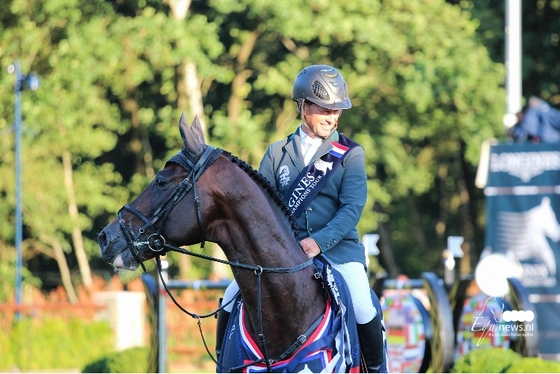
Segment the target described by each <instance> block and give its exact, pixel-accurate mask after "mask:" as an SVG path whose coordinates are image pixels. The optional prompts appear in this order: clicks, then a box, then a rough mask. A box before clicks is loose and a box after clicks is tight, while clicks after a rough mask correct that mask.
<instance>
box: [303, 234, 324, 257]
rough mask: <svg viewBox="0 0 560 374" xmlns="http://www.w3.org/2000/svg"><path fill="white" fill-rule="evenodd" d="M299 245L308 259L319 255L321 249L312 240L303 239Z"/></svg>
mask: <svg viewBox="0 0 560 374" xmlns="http://www.w3.org/2000/svg"><path fill="white" fill-rule="evenodd" d="M299 244H300V245H301V248H303V250H304V251H305V254H307V257H308V258H312V257H315V256H317V255H318V254H320V253H321V249H320V248H319V245H318V244H317V242H316V241H315V240H314V239H312V238H305V239H303V240H302V241H301V242H299Z"/></svg>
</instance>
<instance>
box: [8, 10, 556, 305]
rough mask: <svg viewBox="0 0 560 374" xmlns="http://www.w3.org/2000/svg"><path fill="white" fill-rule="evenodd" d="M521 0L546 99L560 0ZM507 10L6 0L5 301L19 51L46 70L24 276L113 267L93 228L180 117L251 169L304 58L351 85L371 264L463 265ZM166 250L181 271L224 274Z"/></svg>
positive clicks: (26, 151)
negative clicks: (374, 252) (195, 122)
mask: <svg viewBox="0 0 560 374" xmlns="http://www.w3.org/2000/svg"><path fill="white" fill-rule="evenodd" d="M523 3H524V4H523V34H522V35H523V69H524V70H523V79H524V81H523V87H524V94H525V95H526V97H529V95H536V96H540V97H542V98H544V99H545V100H548V101H549V102H551V103H552V104H553V105H556V104H559V103H560V94H559V87H558V82H559V79H558V78H559V77H558V75H559V74H560V68H559V67H558V66H557V64H556V61H557V57H558V50H557V48H558V42H559V36H558V34H557V30H558V29H559V28H558V26H559V25H558V23H560V17H559V13H560V0H543V1H539V2H523ZM504 5H505V4H504V2H502V1H498V2H479V1H467V0H455V1H451V0H450V1H443V0H421V1H415V2H410V1H405V0H391V1H381V0H354V1H351V2H335V1H330V0H312V1H303V0H285V1H270V0H239V1H235V2H233V1H229V0H208V1H199V0H192V1H190V0H188V1H187V0H167V1H155V0H139V1H134V0H133V1H121V0H92V1H73V0H44V1H34V0H6V1H4V4H3V6H2V7H0V25H1V28H2V33H1V34H0V66H1V67H2V71H3V73H2V74H0V111H1V114H2V115H1V116H0V146H1V149H2V150H3V152H2V155H1V156H0V175H1V176H2V177H1V178H0V196H2V204H0V222H2V225H0V277H1V278H2V279H3V280H4V282H3V284H2V285H0V301H7V300H10V298H11V297H12V293H13V291H12V290H13V286H14V282H15V280H14V279H15V270H14V269H15V254H16V253H15V248H14V233H15V230H14V224H15V221H14V220H15V218H14V209H15V184H14V180H15V176H14V152H13V150H14V137H13V131H12V130H13V123H14V94H13V92H14V76H13V75H10V74H7V67H8V66H9V65H10V64H12V63H13V62H14V61H16V60H19V61H21V65H22V70H24V71H26V72H31V71H33V72H35V73H37V74H38V75H39V76H40V79H41V87H40V88H39V89H38V90H37V91H33V92H31V91H25V92H24V93H23V101H22V105H23V106H22V112H23V221H24V231H23V234H24V245H23V255H24V264H25V266H24V268H25V270H26V271H25V274H24V279H25V281H26V284H33V282H35V283H34V284H39V283H38V282H41V283H40V284H41V285H42V286H43V287H44V288H49V287H56V286H58V285H60V284H63V285H64V287H65V289H66V291H67V294H68V297H69V299H70V300H72V298H73V296H72V295H73V293H75V290H74V288H75V287H76V286H78V285H81V286H85V287H86V288H87V287H88V286H89V285H90V284H91V277H92V274H101V275H102V276H105V277H107V276H110V275H111V271H112V270H111V268H110V267H109V266H108V265H106V264H104V263H103V262H102V261H101V260H100V258H99V250H98V247H97V244H96V243H95V238H96V235H97V233H98V232H99V231H100V230H101V228H102V227H104V226H105V225H106V224H107V223H108V222H109V220H110V219H112V218H113V217H114V215H115V213H116V211H117V210H118V209H119V208H120V207H121V206H122V205H123V204H125V203H126V202H128V201H129V200H130V199H131V198H132V197H133V196H136V195H137V194H138V193H139V192H140V191H141V190H142V189H143V188H144V187H145V186H146V185H147V183H149V181H150V180H151V179H152V178H153V177H154V175H155V173H156V172H157V171H158V170H160V169H161V168H162V167H163V165H164V163H165V161H166V160H167V159H168V158H169V157H170V156H171V155H172V154H174V153H175V152H177V150H178V149H179V147H181V144H182V143H181V140H180V137H179V136H178V133H177V123H178V119H179V116H180V113H181V112H185V114H186V116H187V118H189V119H192V118H193V117H194V116H195V115H198V116H199V118H200V119H201V120H202V122H203V124H204V126H205V131H206V132H207V140H208V141H209V142H210V143H211V144H212V145H214V146H218V147H222V148H224V149H227V150H228V151H230V152H232V153H233V154H235V155H237V156H239V157H241V158H242V159H244V160H246V161H247V162H249V163H250V164H252V165H253V166H255V167H257V166H258V163H259V161H260V158H261V156H262V154H263V153H264V150H265V147H266V145H267V144H268V143H269V142H271V141H274V140H277V139H280V138H282V137H284V136H286V135H288V134H289V133H290V132H291V131H293V130H294V129H295V127H296V126H297V125H298V119H297V113H296V111H295V106H294V104H293V103H292V102H291V99H290V94H291V86H292V82H293V79H294V78H295V76H296V74H297V73H298V72H299V71H300V70H301V69H302V68H303V67H305V66H307V65H310V64H316V63H325V64H331V65H333V66H336V67H337V68H339V69H340V70H341V71H342V72H343V74H344V76H345V78H346V81H347V83H348V85H349V89H350V95H351V98H352V102H353V105H354V106H353V108H352V109H351V110H348V111H345V112H344V114H343V116H342V118H341V121H340V129H341V130H342V131H343V132H344V133H345V134H346V135H349V136H351V137H353V138H355V139H356V140H357V141H358V142H360V143H361V144H362V145H363V146H364V148H365V150H366V157H367V167H368V176H369V199H368V205H367V207H366V209H365V211H364V214H363V218H362V220H361V222H360V226H359V229H360V232H361V233H362V234H365V233H370V232H376V233H378V234H380V236H381V240H380V243H379V247H380V248H381V256H380V257H379V261H380V263H379V264H376V265H375V266H376V269H377V270H378V271H386V272H388V273H389V275H390V276H392V277H395V276H397V275H398V274H401V273H402V274H406V275H408V276H411V277H414V276H417V275H418V274H419V273H420V272H421V271H425V270H432V271H433V270H437V269H439V268H440V260H441V259H440V257H441V251H442V250H443V249H444V248H445V247H446V238H447V236H449V235H460V236H463V237H465V239H466V244H465V246H464V249H465V250H466V253H467V261H466V262H465V263H466V266H465V268H464V271H467V272H468V271H470V266H472V265H474V264H476V261H477V258H478V255H479V253H480V251H481V250H482V246H483V243H484V227H485V222H484V213H485V212H484V197H483V194H482V191H480V190H478V189H477V188H475V186H474V179H475V174H476V168H477V164H478V157H479V153H480V147H481V143H482V141H483V140H485V139H489V138H492V137H496V138H498V139H503V138H504V134H505V128H504V126H503V123H502V116H503V114H504V111H505V91H504V88H503V86H504V79H505V68H504V61H503V60H504V56H503V55H504V53H503V50H504ZM555 30H556V31H555ZM208 250H213V251H214V252H216V251H217V249H216V248H213V249H208ZM168 257H170V259H169V260H170V262H171V264H172V274H173V271H174V272H175V274H177V273H180V276H181V277H185V278H199V277H210V276H216V272H218V271H219V270H217V269H216V268H213V267H212V264H210V263H207V262H204V261H197V260H196V259H194V260H192V261H191V260H190V259H188V258H179V257H173V256H172V255H170V256H168ZM183 257H184V256H183ZM396 259H398V260H396ZM220 266H222V265H220ZM226 271H227V269H226Z"/></svg>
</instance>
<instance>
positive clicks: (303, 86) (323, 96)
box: [292, 65, 352, 110]
mask: <svg viewBox="0 0 560 374" xmlns="http://www.w3.org/2000/svg"><path fill="white" fill-rule="evenodd" d="M292 100H294V101H296V102H297V103H298V110H299V109H300V105H301V103H303V101H304V100H309V101H311V102H312V103H314V104H317V105H319V106H320V107H323V108H326V109H331V110H338V109H350V108H351V107H352V103H351V102H350V98H349V97H348V88H347V87H346V82H345V81H344V78H343V77H342V75H341V74H340V72H339V71H338V70H337V69H335V68H333V67H332V66H329V65H311V66H308V67H306V68H305V69H303V70H302V71H300V72H299V74H298V75H297V77H296V79H295V81H294V86H293V89H292Z"/></svg>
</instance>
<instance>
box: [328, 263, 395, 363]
mask: <svg viewBox="0 0 560 374" xmlns="http://www.w3.org/2000/svg"><path fill="white" fill-rule="evenodd" d="M332 266H333V268H334V269H336V270H338V271H339V272H340V273H341V274H342V276H343V277H344V280H345V281H346V284H347V285H348V290H349V291H350V296H351V299H352V304H353V306H354V313H355V316H356V323H357V325H358V338H359V340H360V347H361V351H362V355H363V356H364V360H365V362H366V366H367V370H368V372H370V373H377V372H379V371H380V370H381V365H382V364H383V354H384V352H383V351H384V349H383V329H382V325H381V316H380V313H381V311H379V312H378V310H377V309H376V308H375V306H374V305H373V302H372V301H371V290H370V286H369V279H368V276H367V273H366V271H365V268H364V265H363V264H361V263H359V262H349V263H346V264H332Z"/></svg>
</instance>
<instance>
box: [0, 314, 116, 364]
mask: <svg viewBox="0 0 560 374" xmlns="http://www.w3.org/2000/svg"><path fill="white" fill-rule="evenodd" d="M113 340H114V338H113V330H112V329H111V326H110V325H109V323H107V322H86V321H84V320H81V319H78V318H75V319H72V320H67V319H63V318H43V319H41V320H38V319H34V318H22V319H21V320H20V321H18V322H17V323H15V324H14V326H12V327H11V328H8V329H2V330H0V352H2V360H0V371H7V372H11V371H18V372H19V371H21V372H37V371H44V370H53V369H54V370H56V369H62V368H69V369H70V368H81V367H84V366H85V365H86V364H87V363H89V362H92V361H93V360H96V359H99V358H100V357H104V356H106V355H108V354H110V353H112V352H113V351H114V342H113Z"/></svg>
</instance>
